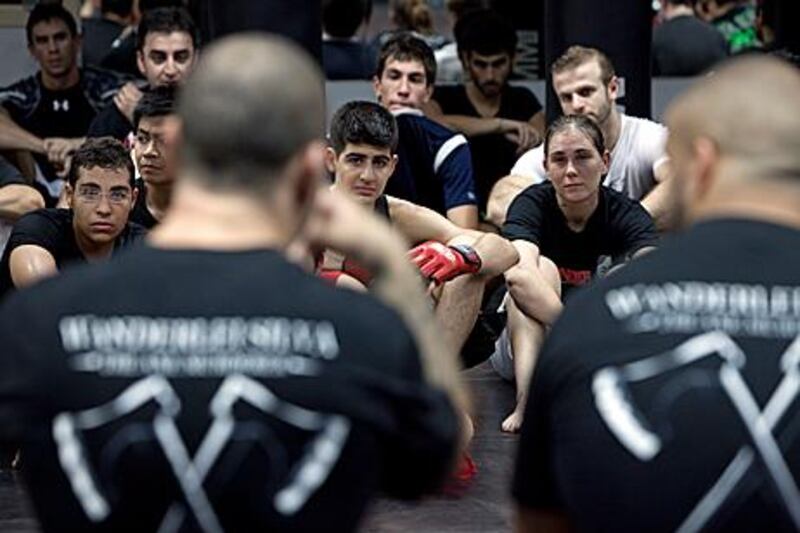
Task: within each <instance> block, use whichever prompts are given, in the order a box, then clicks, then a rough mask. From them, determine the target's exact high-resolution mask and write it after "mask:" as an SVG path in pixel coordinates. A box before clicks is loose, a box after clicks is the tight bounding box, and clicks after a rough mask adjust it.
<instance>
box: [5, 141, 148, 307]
mask: <svg viewBox="0 0 800 533" xmlns="http://www.w3.org/2000/svg"><path fill="white" fill-rule="evenodd" d="M66 201H67V204H68V205H69V209H55V208H53V209H39V210H37V211H34V212H31V213H28V214H27V215H25V216H23V217H22V218H20V219H19V220H18V221H17V223H16V224H15V225H14V228H13V230H12V231H11V236H10V237H9V238H8V244H7V246H6V249H5V251H4V253H3V256H2V261H0V295H2V294H5V293H6V292H8V291H9V290H11V289H12V288H14V287H26V286H28V285H32V284H33V283H36V282H38V281H40V280H41V279H43V278H45V277H49V276H52V275H54V274H56V273H57V272H58V271H60V270H61V269H63V268H64V267H65V266H67V265H68V264H70V263H74V262H84V261H91V262H97V261H103V260H106V259H107V258H108V257H110V256H111V254H112V253H114V252H116V251H117V250H118V249H120V248H122V247H124V246H126V245H128V244H130V243H131V242H133V241H135V240H136V239H138V238H139V237H141V236H142V235H143V234H144V231H145V230H144V228H142V227H140V226H131V225H129V224H128V215H129V214H130V212H131V208H132V207H133V204H134V202H135V201H136V191H135V190H134V187H133V163H132V161H131V159H130V154H129V153H128V151H127V150H126V149H125V147H124V146H122V144H121V143H119V142H117V141H115V140H113V139H109V138H105V139H90V140H88V141H86V142H85V143H84V144H83V145H82V146H81V147H80V148H79V149H78V150H77V151H76V152H75V155H74V156H73V164H72V166H71V167H70V173H69V176H68V179H67V185H66Z"/></svg>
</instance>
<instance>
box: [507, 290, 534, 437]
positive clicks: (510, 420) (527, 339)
mask: <svg viewBox="0 0 800 533" xmlns="http://www.w3.org/2000/svg"><path fill="white" fill-rule="evenodd" d="M506 310H507V312H508V324H507V325H506V327H507V328H509V330H508V331H509V339H510V342H511V354H512V358H513V360H514V382H515V385H516V386H517V397H516V402H517V403H516V406H515V407H514V410H513V411H512V412H511V414H510V415H508V416H507V417H506V419H505V420H503V423H502V424H501V426H500V427H501V429H502V430H503V431H506V432H508V433H516V432H517V431H519V428H520V426H521V425H522V417H523V415H524V414H525V403H526V402H527V401H528V388H529V387H530V381H531V376H532V375H533V368H534V366H535V365H536V357H537V356H538V355H539V348H541V346H542V342H543V341H544V334H545V327H544V325H543V324H542V323H541V322H538V321H536V320H534V319H532V318H530V317H528V316H527V315H525V313H523V312H522V311H520V310H519V308H518V307H517V306H516V304H515V303H514V300H512V299H511V298H508V300H507V301H506Z"/></svg>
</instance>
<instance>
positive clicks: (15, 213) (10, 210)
mask: <svg viewBox="0 0 800 533" xmlns="http://www.w3.org/2000/svg"><path fill="white" fill-rule="evenodd" d="M42 207H44V200H43V199H42V195H41V194H39V192H38V191H36V189H34V188H32V187H28V186H27V185H16V184H13V185H6V186H5V187H3V188H2V189H0V219H3V220H10V221H14V220H17V219H18V218H19V217H21V216H22V215H24V214H25V213H28V212H30V211H33V210H35V209H40V208H42Z"/></svg>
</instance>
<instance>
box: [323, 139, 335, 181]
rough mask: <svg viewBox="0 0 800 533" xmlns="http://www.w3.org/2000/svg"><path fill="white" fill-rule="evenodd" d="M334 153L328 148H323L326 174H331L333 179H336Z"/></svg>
mask: <svg viewBox="0 0 800 533" xmlns="http://www.w3.org/2000/svg"><path fill="white" fill-rule="evenodd" d="M336 159H337V156H336V151H335V150H334V149H333V148H332V147H330V146H328V147H326V148H325V168H327V169H328V172H330V173H331V174H333V176H334V178H335V177H336Z"/></svg>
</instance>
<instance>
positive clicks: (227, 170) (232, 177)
mask: <svg viewBox="0 0 800 533" xmlns="http://www.w3.org/2000/svg"><path fill="white" fill-rule="evenodd" d="M178 113H179V115H180V117H181V119H182V122H183V147H182V150H183V162H184V164H185V165H186V167H187V169H188V171H189V172H188V174H190V175H191V176H192V177H194V178H196V179H199V180H201V181H204V182H207V185H210V186H214V187H236V188H242V187H244V188H253V187H263V186H264V185H268V184H269V183H268V181H269V179H270V178H274V177H276V176H278V175H279V174H280V172H281V171H282V170H283V169H284V168H285V167H286V164H287V163H288V162H289V161H290V160H291V159H292V157H293V156H295V155H297V154H299V153H300V152H301V151H303V150H304V148H305V147H307V146H308V145H309V143H311V142H312V141H314V140H317V139H321V138H322V136H323V131H324V129H323V128H324V92H323V82H322V77H321V75H320V73H319V70H318V68H317V67H316V65H315V64H314V63H313V62H312V60H311V58H310V57H309V56H307V55H306V54H305V52H303V51H302V50H301V49H300V48H299V47H297V46H295V45H293V44H291V43H290V42H289V41H286V40H284V39H281V38H278V37H267V36H264V35H263V34H238V35H236V36H233V37H228V38H225V39H221V40H219V41H217V42H215V43H214V44H212V45H211V46H209V47H208V48H207V49H206V50H205V52H204V54H203V56H202V58H201V60H200V62H199V63H198V65H197V68H196V69H195V71H194V72H193V73H192V75H191V76H190V78H189V81H188V82H187V84H186V86H185V88H184V89H183V91H182V94H181V96H180V100H179V105H178Z"/></svg>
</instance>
